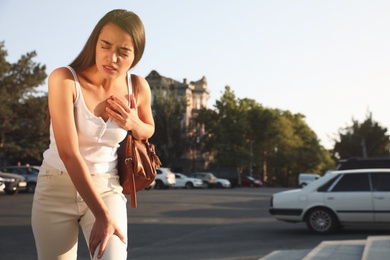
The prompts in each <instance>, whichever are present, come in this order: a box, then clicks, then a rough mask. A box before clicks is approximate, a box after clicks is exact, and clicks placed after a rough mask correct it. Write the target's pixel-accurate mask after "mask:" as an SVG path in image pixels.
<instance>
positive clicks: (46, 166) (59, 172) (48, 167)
mask: <svg viewBox="0 0 390 260" xmlns="http://www.w3.org/2000/svg"><path fill="white" fill-rule="evenodd" d="M41 167H43V168H45V169H48V170H50V171H53V172H55V173H56V174H58V175H61V174H68V172H66V171H61V170H59V169H57V168H55V167H53V166H51V165H50V164H48V163H47V162H45V160H43V161H42V165H41ZM105 174H108V175H111V176H118V170H117V169H112V170H110V171H108V172H102V173H94V174H91V176H101V175H105Z"/></svg>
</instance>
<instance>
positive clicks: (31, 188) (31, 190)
mask: <svg viewBox="0 0 390 260" xmlns="http://www.w3.org/2000/svg"><path fill="white" fill-rule="evenodd" d="M36 186H37V184H36V183H35V182H29V183H28V184H27V192H28V193H34V192H35V187H36Z"/></svg>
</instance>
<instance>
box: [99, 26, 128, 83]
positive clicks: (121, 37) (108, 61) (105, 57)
mask: <svg viewBox="0 0 390 260" xmlns="http://www.w3.org/2000/svg"><path fill="white" fill-rule="evenodd" d="M95 59H96V66H97V69H98V71H99V72H100V73H102V74H103V75H104V77H107V78H117V77H119V76H121V75H123V74H126V72H127V71H128V70H129V69H130V67H131V64H132V63H133V61H134V44H133V39H132V38H131V36H130V34H128V33H127V32H125V31H123V30H122V29H121V28H120V27H118V26H116V25H115V24H112V23H108V24H106V25H105V26H104V27H103V28H102V30H101V32H100V35H99V38H98V41H97V43H96V57H95Z"/></svg>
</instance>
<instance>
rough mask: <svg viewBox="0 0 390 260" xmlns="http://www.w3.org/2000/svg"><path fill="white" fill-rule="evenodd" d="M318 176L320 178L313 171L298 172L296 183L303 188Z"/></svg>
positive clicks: (318, 176)
mask: <svg viewBox="0 0 390 260" xmlns="http://www.w3.org/2000/svg"><path fill="white" fill-rule="evenodd" d="M319 178H321V176H320V175H318V174H315V173H300V174H299V175H298V185H299V187H301V188H303V187H305V186H306V185H307V184H309V183H310V182H312V181H315V180H317V179H319Z"/></svg>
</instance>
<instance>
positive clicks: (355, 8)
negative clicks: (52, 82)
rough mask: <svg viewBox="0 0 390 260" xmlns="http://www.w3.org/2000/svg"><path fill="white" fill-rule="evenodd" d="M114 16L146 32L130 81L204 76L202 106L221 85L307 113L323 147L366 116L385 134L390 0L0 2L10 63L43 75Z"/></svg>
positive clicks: (0, 37) (0, 36) (0, 28)
mask: <svg viewBox="0 0 390 260" xmlns="http://www.w3.org/2000/svg"><path fill="white" fill-rule="evenodd" d="M117 8H122V9H127V10H131V11H134V12H135V13H137V14H138V15H139V16H140V17H141V19H142V20H143V22H144V25H145V30H146V37H147V42H146V50H145V53H144V57H143V59H142V60H141V62H140V63H139V64H138V65H137V67H136V68H135V69H134V73H136V74H139V75H141V76H144V77H146V76H147V75H148V74H149V73H150V72H151V71H152V70H156V71H157V72H159V73H160V74H161V75H162V76H165V77H169V78H173V79H175V80H178V81H182V80H183V79H184V78H186V79H187V80H189V81H197V80H199V79H201V78H202V77H203V76H206V78H207V82H208V87H209V89H210V91H211V98H210V101H209V108H212V106H213V105H214V104H215V100H218V99H220V97H221V94H222V92H223V91H224V88H225V86H227V85H228V86H230V87H231V89H232V90H233V91H234V93H235V94H236V97H237V98H250V99H254V100H256V101H257V102H258V103H260V104H262V105H263V106H265V107H268V108H278V109H281V110H289V111H291V112H292V113H301V114H303V115H305V116H306V119H305V120H306V123H307V124H308V125H309V127H310V128H311V129H313V130H314V132H315V133H316V134H317V136H318V138H319V139H320V140H321V144H322V145H324V146H325V147H326V148H332V147H333V141H332V138H334V137H336V136H338V134H337V133H338V130H339V129H340V128H344V127H346V126H350V125H351V124H352V119H355V120H358V121H360V122H363V120H364V119H365V118H366V116H367V113H368V112H371V113H372V115H373V119H374V121H377V122H379V124H380V125H381V126H382V127H386V128H389V129H390V117H389V115H388V111H389V108H390V102H389V97H390V73H389V71H390V15H389V13H390V1H388V0H297V1H294V0H268V1H263V0H240V1H238V0H235V1H233V0H192V1H189V0H110V1H107V0H105V1H104V0H67V1H53V0H0V41H4V42H5V48H6V50H7V51H8V54H9V56H8V57H7V60H8V61H9V62H16V61H17V59H19V58H20V57H21V55H23V54H26V53H27V52H31V51H36V52H37V57H36V58H35V59H34V61H35V62H38V63H41V64H45V65H46V67H47V73H48V74H49V73H50V72H51V71H52V70H53V69H55V68H56V67H60V66H63V65H67V64H69V63H70V62H71V61H72V60H73V59H74V58H75V57H76V55H77V54H78V53H79V52H80V51H81V48H82V47H83V46H84V44H85V42H86V40H87V38H88V36H89V35H90V33H91V31H92V29H93V27H94V26H95V25H96V23H97V22H98V20H99V19H100V18H101V17H102V16H103V15H104V14H106V13H107V12H108V11H110V10H112V9H117ZM40 89H42V90H44V91H46V89H47V86H46V85H44V86H42V87H41V88H40ZM388 134H389V133H388Z"/></svg>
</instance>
